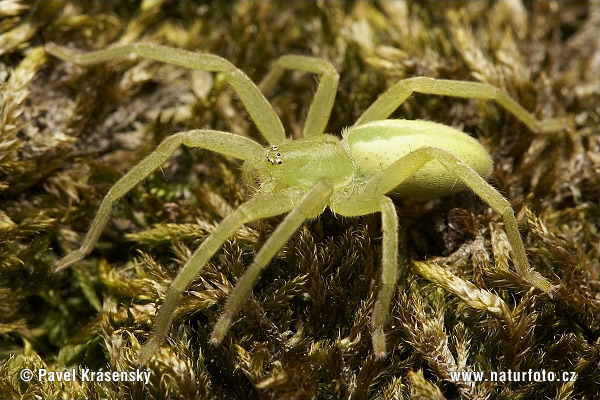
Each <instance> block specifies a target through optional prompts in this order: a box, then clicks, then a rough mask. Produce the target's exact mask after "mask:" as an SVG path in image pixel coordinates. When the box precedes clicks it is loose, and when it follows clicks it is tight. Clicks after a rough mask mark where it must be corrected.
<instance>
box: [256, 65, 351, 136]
mask: <svg viewBox="0 0 600 400" xmlns="http://www.w3.org/2000/svg"><path fill="white" fill-rule="evenodd" d="M285 69H289V70H297V71H303V72H311V73H313V74H317V75H321V79H320V80H319V86H318V87H317V92H316V93H315V97H314V98H313V101H312V103H311V105H310V108H309V110H308V114H307V116H306V121H304V130H303V131H302V134H303V136H304V137H307V136H312V135H320V134H322V133H324V132H325V127H326V126H327V122H328V121H329V115H330V114H331V109H332V107H333V102H334V101H335V95H336V92H337V87H338V81H339V80H340V77H339V74H338V73H337V71H336V70H335V68H334V67H333V65H331V63H330V62H328V61H325V60H323V59H320V58H315V57H309V56H297V55H286V56H282V57H279V58H278V59H277V60H276V61H275V62H273V64H272V65H271V69H270V70H269V73H268V74H267V75H266V76H265V77H264V78H263V80H262V81H261V82H260V83H259V84H258V88H259V89H260V91H261V92H263V93H264V94H265V95H266V94H268V93H269V92H270V91H271V90H272V89H273V87H274V86H275V85H276V84H277V81H279V79H281V76H282V75H283V72H284V70H285Z"/></svg>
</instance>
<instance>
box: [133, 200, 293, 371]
mask: <svg viewBox="0 0 600 400" xmlns="http://www.w3.org/2000/svg"><path fill="white" fill-rule="evenodd" d="M295 200H296V199H295V194H294V193H288V192H280V193H279V194H276V195H258V196H256V197H255V198H254V199H252V200H250V201H248V202H247V203H244V204H242V205H241V206H240V207H239V208H238V209H237V210H235V211H234V212H233V213H232V214H231V215H229V216H228V217H226V218H225V219H224V220H223V221H221V223H220V224H219V226H217V228H216V229H215V231H214V232H213V233H212V234H211V235H209V236H208V237H207V238H206V239H205V240H204V242H202V244H201V245H200V247H199V248H198V249H197V250H196V251H195V252H194V254H192V256H191V257H190V258H189V260H188V261H187V262H186V263H185V265H184V266H183V268H182V269H181V271H179V274H177V277H176V278H175V279H174V280H173V282H172V283H171V286H169V290H168V292H167V296H166V298H165V301H164V302H163V304H162V306H161V308H160V311H159V313H158V317H157V319H156V323H155V329H154V333H153V334H152V337H151V338H150V340H148V342H147V343H146V344H145V345H144V347H142V349H141V350H140V353H139V355H138V359H137V363H138V364H139V365H141V364H144V363H146V361H148V360H149V359H150V357H152V355H153V354H154V353H155V352H156V350H157V349H158V346H160V344H161V343H162V341H163V340H164V339H165V336H166V335H167V332H168V331H169V327H170V326H171V322H173V318H174V316H175V309H176V308H177V303H178V302H179V297H180V296H181V292H182V291H184V290H185V289H186V288H187V287H188V285H189V284H190V282H192V280H194V278H195V277H196V275H198V273H200V271H201V270H202V268H204V266H205V265H206V263H207V262H208V260H210V258H211V257H212V256H213V255H214V254H215V253H216V252H217V251H218V250H219V248H220V247H221V246H222V245H223V243H225V241H226V240H227V239H228V238H229V237H230V236H232V235H233V234H234V233H235V231H236V230H238V229H239V228H240V227H241V226H242V225H243V224H245V223H248V222H251V221H256V220H259V219H263V218H268V217H272V216H275V215H279V214H283V213H285V212H287V211H289V210H291V209H292V208H293V207H294V203H295Z"/></svg>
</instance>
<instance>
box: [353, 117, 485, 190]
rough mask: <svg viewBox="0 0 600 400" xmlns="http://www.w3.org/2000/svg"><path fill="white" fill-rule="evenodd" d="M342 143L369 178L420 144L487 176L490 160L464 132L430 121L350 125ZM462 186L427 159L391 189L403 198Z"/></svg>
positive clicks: (386, 121)
mask: <svg viewBox="0 0 600 400" xmlns="http://www.w3.org/2000/svg"><path fill="white" fill-rule="evenodd" d="M343 143H344V145H345V146H346V147H347V149H348V152H349V153H350V155H351V156H352V158H353V159H354V162H355V163H356V166H357V168H358V170H359V171H360V173H361V174H363V175H364V176H365V177H367V178H369V177H371V176H373V175H375V174H377V173H378V172H380V171H382V170H383V169H385V168H387V167H388V166H390V165H391V164H393V163H394V162H396V161H397V160H399V159H401V158H402V157H404V156H405V155H407V154H408V153H410V152H412V151H414V150H416V149H419V148H423V147H433V148H437V149H440V150H445V151H448V152H449V153H452V154H453V155H455V156H456V157H458V158H459V159H460V160H461V161H462V162H464V163H465V164H467V165H468V166H470V167H471V168H473V169H474V170H475V171H476V172H477V173H478V174H479V175H481V176H483V177H487V176H488V175H489V174H490V172H491V170H492V159H491V157H490V155H489V154H488V152H487V150H486V149H485V148H484V147H483V146H482V145H481V144H480V143H479V142H478V141H477V140H475V139H473V138H472V137H470V136H469V135H467V134H466V133H464V132H461V131H459V130H457V129H454V128H452V127H449V126H447V125H442V124H438V123H435V122H430V121H420V120H417V121H413V120H384V121H374V122H369V123H367V124H364V125H359V126H357V127H352V128H350V129H349V130H348V131H346V132H345V133H344V139H343ZM463 189H465V186H464V185H463V184H462V183H461V182H460V181H459V180H458V179H457V178H456V176H455V175H454V174H452V173H451V172H449V171H448V170H447V169H446V168H444V167H443V166H442V165H441V164H440V163H439V162H438V161H435V160H434V161H430V162H428V163H427V164H425V165H423V167H422V168H421V169H419V171H418V172H416V173H415V174H414V175H412V176H411V177H410V178H408V179H407V180H406V181H404V182H403V183H401V184H400V185H399V186H397V187H396V188H395V189H394V190H393V192H392V193H393V194H397V195H399V196H402V197H424V198H427V197H437V196H443V195H446V194H449V193H453V192H457V191H460V190H463Z"/></svg>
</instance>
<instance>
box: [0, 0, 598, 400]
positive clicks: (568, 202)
mask: <svg viewBox="0 0 600 400" xmlns="http://www.w3.org/2000/svg"><path fill="white" fill-rule="evenodd" d="M0 11H1V12H2V17H3V19H2V22H1V24H0V28H1V30H2V36H1V37H0V52H1V56H2V65H1V68H0V76H1V77H2V82H3V83H2V87H1V90H2V112H1V123H2V137H1V138H0V151H1V154H0V191H2V193H1V195H2V197H1V199H0V202H1V203H0V204H1V206H0V208H1V210H2V211H1V212H0V222H1V225H0V228H1V231H0V245H1V248H0V256H1V258H0V284H1V289H0V290H1V292H0V294H1V296H0V321H1V323H2V325H1V329H0V354H1V360H0V397H2V398H32V397H41V398H59V397H64V398H107V399H108V398H215V397H217V398H218V397H223V398H246V399H254V398H319V399H321V398H355V399H364V398H381V399H389V398H398V399H407V398H432V397H434V398H442V396H443V398H446V399H458V398H506V399H520V398H523V399H543V398H559V399H567V398H588V399H593V398H598V397H599V396H600V390H599V389H598V382H597V376H598V374H599V373H600V370H599V367H598V365H600V363H599V361H600V347H599V344H598V343H599V340H598V338H599V336H600V318H599V317H598V316H599V315H600V310H599V308H600V306H599V301H598V298H599V295H600V294H599V291H600V286H599V285H598V281H599V276H600V273H599V262H598V260H599V258H600V255H599V245H598V244H599V239H598V231H599V225H600V224H599V222H598V221H599V220H600V208H599V206H598V198H600V187H599V180H598V170H599V167H600V165H599V164H600V157H599V156H598V154H599V153H600V144H599V140H598V115H599V114H600V101H599V93H598V88H599V86H600V66H599V65H598V57H599V56H598V48H600V47H599V45H598V38H597V32H598V29H599V25H600V10H599V7H598V4H597V3H596V2H594V1H591V0H590V1H571V2H547V1H535V2H531V1H525V2H521V1H501V2H485V1H445V2H437V1H427V2H416V1H406V2H400V1H395V2H388V1H382V2H377V3H373V2H324V1H323V2H289V3H288V2H286V3H284V2H262V1H256V2H255V1H240V2H219V3H217V2H214V3H211V2H177V3H168V2H156V1H145V2H136V1H130V2H106V3H104V2H77V1H72V2H71V1H40V2H22V1H15V2H10V3H7V4H4V3H3V4H2V7H0ZM137 41H145V42H152V43H161V44H166V45H169V46H173V47H179V48H186V49H190V50H195V51H202V52H210V53H215V54H218V55H221V56H223V57H225V58H227V59H228V60H230V61H231V62H232V63H233V64H235V65H236V66H238V67H239V68H240V69H242V70H243V71H245V72H246V73H247V74H248V75H249V76H250V77H251V78H252V79H253V80H254V81H256V82H258V81H260V79H261V78H262V77H263V76H264V75H265V74H266V72H267V70H268V66H269V63H270V62H271V61H272V60H274V59H276V58H277V57H278V56H280V55H283V54H309V55H315V56H318V57H322V58H325V59H327V60H329V61H331V62H332V63H333V65H334V66H335V67H336V69H337V70H338V72H339V73H340V77H341V81H340V87H339V91H338V94H337V99H336V103H335V105H334V110H333V113H332V118H331V120H330V122H329V125H328V127H327V130H328V131H329V132H332V133H334V134H339V133H340V132H341V130H342V129H343V128H344V127H345V126H348V125H351V124H352V123H353V122H354V121H355V120H356V119H357V118H358V116H359V115H360V114H361V112H362V111H364V110H365V109H366V108H367V107H368V106H369V105H370V104H371V103H372V102H373V101H374V100H375V99H376V98H377V96H378V95H379V94H380V93H382V92H383V91H384V90H385V88H386V87H389V86H390V85H391V84H393V83H394V82H396V81H398V80H399V79H402V78H406V77H411V76H417V75H426V76H431V77H439V78H446V79H468V80H476V81H482V82H489V83H491V84H493V85H495V86H498V87H500V88H502V89H503V90H505V91H506V92H507V93H509V94H510V95H511V96H512V97H513V98H515V99H516V100H517V101H518V102H519V103H520V104H522V105H523V106H524V107H525V108H526V109H528V110H530V111H531V112H533V113H534V114H535V115H536V116H537V117H538V118H540V119H542V118H564V119H566V120H567V121H568V126H569V128H568V129H567V130H566V131H565V132H562V133H557V134H552V135H536V134H535V133H533V132H531V131H530V130H528V129H527V128H526V127H525V126H524V125H523V124H522V123H520V122H519V121H517V120H516V119H515V118H513V117H512V116H510V115H508V114H507V113H506V112H504V110H503V109H501V108H500V107H498V106H497V105H496V104H493V103H488V102H474V101H468V100H461V99H451V98H446V97H434V96H426V95H414V96H413V97H412V98H411V100H410V101H408V102H406V103H405V104H404V105H402V107H400V109H399V110H398V111H397V112H396V113H395V114H394V116H395V117H399V118H410V119H427V120H434V121H437V122H442V123H445V124H448V125H451V126H455V127H459V128H461V129H463V130H464V131H466V132H468V133H470V134H472V135H473V136H474V137H477V138H478V139H479V140H481V141H482V142H483V143H484V144H485V145H486V146H487V147H488V148H489V149H490V150H491V153H492V156H493V158H494V165H495V172H494V173H493V176H492V179H491V180H492V182H493V184H494V186H496V187H497V188H498V189H499V190H500V191H501V192H502V193H504V194H505V195H506V197H507V198H508V199H509V201H510V202H511V204H512V205H513V207H514V208H515V209H516V210H517V212H518V214H519V217H520V221H521V223H522V225H521V233H522V235H523V237H524V240H525V243H526V246H527V248H528V256H529V259H530V262H531V264H532V266H533V268H534V269H535V270H536V271H538V272H539V273H541V274H542V275H544V276H545V277H546V278H547V279H549V280H551V281H552V283H553V284H554V285H556V291H555V293H554V295H553V297H552V298H549V297H547V296H543V295H542V294H540V293H537V292H535V291H533V290H531V289H530V287H529V285H528V284H527V282H524V281H523V280H522V279H520V278H519V276H518V275H517V274H516V273H515V272H514V270H513V269H512V262H511V261H510V252H509V250H510V246H509V244H508V241H507V239H506V236H505V234H504V230H503V227H502V224H501V223H500V222H501V217H500V216H498V215H495V214H494V213H492V212H491V211H490V210H488V207H486V206H485V205H483V204H482V203H481V202H480V201H479V200H477V199H476V198H475V197H474V196H473V195H471V194H469V193H460V194H456V195H453V196H449V197H445V198H444V199H438V200H431V201H427V202H423V201H405V202H401V201H398V202H397V206H398V210H399V214H400V226H401V241H400V242H401V250H400V252H401V257H400V260H399V268H400V279H399V282H398V289H397V293H396V298H395V303H394V306H393V309H392V310H391V318H390V320H389V322H388V324H387V327H386V337H387V341H388V349H389V354H388V357H387V358H386V359H385V360H376V359H375V358H374V357H373V355H372V349H371V340H370V332H369V324H370V314H371V311H372V309H373V303H374V299H375V296H376V290H377V282H378V270H379V260H380V257H381V249H380V228H379V220H378V218H379V217H378V216H377V215H374V216H366V217H363V218H356V219H340V218H337V217H335V216H334V215H332V214H331V213H329V212H326V213H325V214H323V215H322V216H321V217H319V218H318V219H316V220H314V221H310V222H308V223H306V224H305V225H304V227H303V228H301V229H300V231H299V232H298V234H296V235H295V236H294V237H293V239H292V240H291V241H290V243H288V244H287V246H286V247H285V248H284V249H283V250H282V251H281V252H280V253H279V254H278V255H277V256H276V258H275V259H274V261H273V262H272V264H271V265H270V267H269V268H268V269H267V271H265V273H264V274H263V276H262V277H261V279H260V281H259V282H258V284H257V286H256V287H255V289H254V292H253V293H254V294H253V297H252V298H251V299H249V301H248V302H247V304H246V305H245V306H244V307H243V310H242V311H241V312H240V315H239V318H238V320H236V321H235V324H234V325H233V327H232V329H231V331H230V332H229V333H228V334H227V336H226V338H225V340H224V342H223V343H222V344H221V345H219V346H210V345H209V344H208V341H209V334H210V331H211V329H212V327H213V326H214V324H215V322H216V318H217V317H218V316H219V314H220V312H221V309H222V306H223V304H224V302H225V300H226V298H227V294H228V293H229V292H230V290H231V289H232V287H233V285H234V284H235V282H236V281H237V279H238V278H239V276H240V275H241V273H242V272H243V270H244V268H245V267H247V266H248V265H249V264H250V262H251V260H252V257H253V254H254V253H255V252H256V250H257V249H258V248H259V247H260V246H261V244H262V243H264V241H265V240H266V238H268V237H269V234H270V233H271V232H272V231H273V230H274V229H275V227H276V225H277V223H278V222H279V221H280V219H278V218H273V219H268V220H265V221H260V222H257V223H254V224H250V225H249V226H247V227H245V228H244V229H241V230H240V231H238V232H237V233H236V235H235V236H234V237H233V238H231V240H230V241H229V242H227V244H226V245H225V246H224V247H223V249H222V251H221V252H220V253H218V254H217V255H216V256H215V257H213V259H212V260H211V262H210V263H209V265H208V266H207V267H206V268H205V269H204V270H203V271H202V272H201V274H200V275H199V276H198V277H197V278H196V280H195V281H194V282H192V284H191V285H190V287H189V288H188V290H187V292H186V293H185V295H184V296H183V298H182V300H181V303H180V306H179V308H178V309H177V312H176V315H175V321H174V325H173V327H172V328H171V331H170V334H169V337H168V340H167V341H166V342H165V343H164V344H163V345H162V347H161V349H160V351H159V352H158V353H157V354H156V357H154V358H153V359H152V360H151V361H150V362H149V364H148V368H149V369H150V371H151V378H150V382H149V383H148V384H143V383H123V384H115V383H106V382H104V383H98V382H81V381H80V382H78V383H76V384H75V383H64V384H62V383H57V382H50V381H43V382H38V381H37V379H34V380H32V381H31V382H29V383H27V382H23V381H22V380H21V379H20V378H19V371H20V370H22V369H23V368H30V369H32V370H37V369H39V368H47V369H48V370H52V371H62V370H65V369H70V368H74V367H75V368H77V367H78V366H80V367H82V368H83V367H89V368H91V369H93V370H99V369H101V368H102V369H103V370H104V371H121V370H123V371H130V370H132V369H133V368H135V367H134V364H133V363H134V361H133V360H134V358H135V357H134V356H135V354H136V353H137V352H138V351H139V348H140V346H141V344H143V343H144V342H145V341H146V340H147V337H148V335H149V333H150V332H151V330H152V326H153V319H154V316H155V311H156V309H157V307H158V306H159V305H160V299H161V297H163V296H164V294H165V292H166V290H167V288H168V286H169V284H170V282H171V280H172V279H173V278H174V276H175V275H176V274H177V270H178V268H179V267H180V266H181V265H182V263H183V262H184V261H185V260H186V259H187V258H188V257H189V255H190V254H191V252H192V251H193V250H194V249H195V248H196V247H197V246H198V245H199V243H201V241H202V240H203V239H204V238H205V236H206V235H207V234H208V233H210V232H211V231H212V230H213V229H214V227H215V225H216V224H218V222H219V221H220V220H221V219H222V218H223V217H224V216H225V215H228V214H229V213H230V212H231V211H232V210H233V209H235V208H236V207H237V206H239V205H240V204H241V203H242V202H243V201H244V200H245V199H247V198H248V196H249V194H250V193H251V189H250V188H245V187H243V186H242V185H241V183H240V182H241V171H240V165H239V163H238V162H236V161H234V160H231V159H227V158H224V157H220V156H216V155H214V154H209V153H208V152H204V151H197V150H193V149H185V148H182V149H181V150H178V151H177V152H176V154H175V155H174V156H173V157H172V158H171V160H170V161H169V162H168V163H166V164H165V165H164V166H163V168H162V170H161V171H159V172H157V173H155V174H153V175H152V176H151V177H149V178H148V179H147V180H146V181H145V182H144V183H142V184H140V185H139V186H137V187H136V188H134V189H133V190H132V191H131V193H129V194H128V195H127V196H125V198H124V199H123V200H121V201H120V202H119V203H118V205H116V206H115V208H114V211H113V214H112V218H111V221H110V223H109V226H108V227H107V228H106V229H105V231H104V232H103V234H102V236H101V238H100V241H99V243H98V245H97V246H96V248H95V250H94V251H93V252H92V254H90V255H89V256H88V257H86V258H85V259H84V261H82V262H80V263H78V264H77V265H74V266H73V267H71V268H70V269H68V270H65V271H62V272H60V273H58V274H55V273H53V272H52V266H53V264H54V263H55V262H56V260H57V259H59V258H60V257H62V256H64V255H65V254H67V253H68V252H70V251H72V250H73V249H75V248H77V247H78V246H79V244H80V242H81V238H82V235H83V234H84V233H85V231H86V229H87V227H88V224H89V222H90V221H91V219H92V218H93V215H94V213H95V211H96V209H97V208H98V206H99V203H100V201H101V199H102V197H103V196H104V195H105V194H106V193H107V191H108V189H109V188H110V186H111V185H112V184H113V183H114V182H115V181H116V180H117V179H118V178H119V177H120V176H121V175H122V174H123V173H124V172H125V171H127V170H128V169H129V168H130V167H131V166H132V165H134V164H135V163H136V162H137V161H138V160H140V159H141V157H143V156H144V155H146V154H148V153H149V152H150V151H152V149H154V148H155V147H156V145H157V144H158V143H159V142H160V141H161V140H162V139H163V138H165V137H166V136H168V135H170V134H172V133H174V132H177V131H182V130H187V129H193V128H198V127H210V128H213V129H220V130H225V131H232V132H235V133H239V134H242V135H247V136H249V137H251V138H253V139H256V140H258V141H261V140H262V139H261V138H260V136H259V135H258V132H257V130H256V128H255V127H254V125H253V124H252V123H251V121H250V120H249V118H248V116H247V113H246V112H245V111H244V110H243V108H242V106H241V104H240V102H239V101H238V100H237V98H236V97H235V95H234V94H233V92H232V91H231V90H230V89H228V88H227V86H226V85H225V84H224V82H223V80H222V77H220V76H218V75H217V76H212V75H211V74H206V73H203V72H192V71H187V70H182V69H180V68H176V67H173V66H169V65H163V64H159V63H155V62H150V61H147V60H141V59H120V60H114V61H111V62H108V63H106V64H102V65H98V66H94V67H89V68H81V67H77V66H73V65H70V64H67V63H64V62H62V61H60V60H57V59H54V58H52V57H50V56H48V55H46V54H45V53H44V51H43V45H44V44H45V43H48V42H55V43H57V44H59V45H67V46H70V47H73V48H76V49H80V50H91V49H100V48H104V47H106V46H108V45H110V44H111V43H116V42H120V43H129V42H137ZM314 81H315V78H314V77H312V76H308V75H302V74H297V73H293V74H291V73H290V74H286V75H285V77H284V79H283V80H282V82H281V84H280V85H278V86H277V87H276V89H275V91H274V93H272V95H271V96H270V97H269V99H270V100H271V101H272V103H273V104H274V107H275V109H276V111H277V112H278V113H279V115H280V116H281V119H282V121H283V124H284V126H285V128H286V131H287V132H288V134H289V135H292V136H294V137H298V136H299V135H300V134H301V132H302V126H303V125H302V124H303V121H304V117H305V115H306V112H307V110H308V105H309V104H310V101H311V98H312V94H313V93H314V90H315V82H314ZM412 260H415V261H418V260H420V262H418V263H413V262H412ZM509 369H510V370H512V371H528V370H529V369H532V370H533V371H541V370H542V369H544V370H547V371H554V372H563V371H573V372H575V381H573V382H504V383H495V382H485V383H470V382H452V381H451V377H450V372H451V371H454V370H464V371H485V372H489V371H508V370H509Z"/></svg>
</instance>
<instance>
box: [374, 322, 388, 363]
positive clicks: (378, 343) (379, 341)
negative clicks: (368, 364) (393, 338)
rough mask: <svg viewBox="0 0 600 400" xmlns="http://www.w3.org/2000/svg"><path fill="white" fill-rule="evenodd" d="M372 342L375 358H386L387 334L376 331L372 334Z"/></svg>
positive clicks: (379, 330)
mask: <svg viewBox="0 0 600 400" xmlns="http://www.w3.org/2000/svg"><path fill="white" fill-rule="evenodd" d="M371 340H372V342H373V352H374V353H375V358H376V359H378V360H381V359H383V358H385V355H386V344H385V333H383V329H381V328H377V329H374V330H373V332H371Z"/></svg>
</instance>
